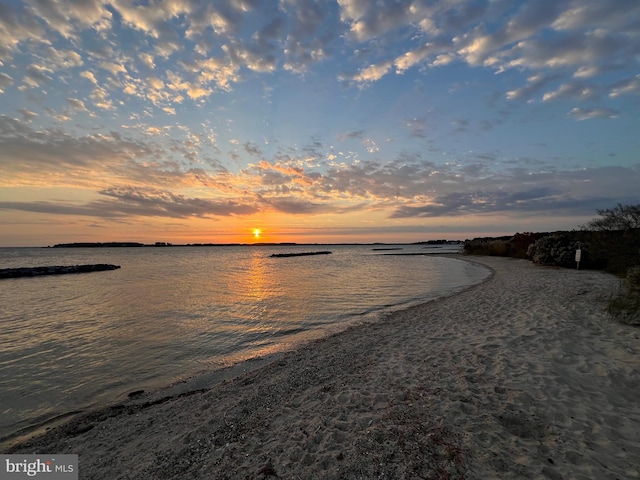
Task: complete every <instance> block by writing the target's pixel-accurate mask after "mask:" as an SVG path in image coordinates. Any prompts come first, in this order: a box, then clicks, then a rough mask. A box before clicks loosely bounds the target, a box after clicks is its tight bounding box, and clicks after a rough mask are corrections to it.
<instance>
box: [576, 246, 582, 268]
mask: <svg viewBox="0 0 640 480" xmlns="http://www.w3.org/2000/svg"><path fill="white" fill-rule="evenodd" d="M581 256H582V250H580V249H579V248H578V249H577V250H576V270H580V257H581Z"/></svg>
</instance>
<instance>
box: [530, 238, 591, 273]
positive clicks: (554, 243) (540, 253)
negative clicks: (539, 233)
mask: <svg viewBox="0 0 640 480" xmlns="http://www.w3.org/2000/svg"><path fill="white" fill-rule="evenodd" d="M580 246H581V243H580V242H578V241H576V240H575V237H574V236H572V235H568V234H565V233H554V234H552V235H548V236H546V237H543V238H541V239H539V240H538V241H537V242H536V243H534V244H533V245H530V246H529V249H528V250H527V255H528V256H529V258H531V260H533V262H534V263H536V264H538V265H553V266H558V267H573V266H575V265H576V261H575V258H576V250H577V249H578V247H580ZM582 253H583V255H585V254H586V251H585V250H584V249H582ZM581 261H582V260H581Z"/></svg>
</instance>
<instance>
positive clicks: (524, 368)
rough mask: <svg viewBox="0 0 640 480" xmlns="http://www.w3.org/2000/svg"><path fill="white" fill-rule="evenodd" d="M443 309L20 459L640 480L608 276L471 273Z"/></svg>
mask: <svg viewBox="0 0 640 480" xmlns="http://www.w3.org/2000/svg"><path fill="white" fill-rule="evenodd" d="M471 259H472V260H473V261H475V262H477V263H480V264H482V265H485V266H487V267H489V268H491V269H492V270H493V272H494V273H493V275H492V276H491V277H490V278H489V279H488V280H487V281H485V282H484V283H482V284H480V285H477V286H475V287H472V288H470V289H468V290H466V291H464V292H462V293H460V294H457V295H455V296H452V297H448V298H444V299H440V300H437V301H433V302H429V303H426V304H424V305H420V306H417V307H413V308H410V309H407V310H404V311H401V312H395V313H393V314H390V315H388V316H386V317H384V319H383V320H382V321H380V322H377V323H374V324H364V325H359V326H355V327H352V328H350V329H348V330H347V331H345V332H342V333H339V334H336V335H333V336H331V337H328V338H324V339H321V340H318V341H314V342H311V343H310V344H308V345H306V346H303V347H302V348H300V349H298V350H296V351H293V352H288V353H285V354H280V355H278V356H274V357H271V358H265V359H261V360H257V361H254V362H251V361H250V362H246V363H244V364H242V365H239V366H238V367H236V368H235V370H229V371H225V372H219V373H217V374H211V375H207V376H203V377H200V378H198V379H194V381H193V382H190V383H187V384H182V385H177V386H174V387H173V388H171V389H166V390H163V391H160V392H155V393H151V394H146V393H143V394H140V395H136V396H134V397H132V398H131V399H130V400H129V401H127V402H126V403H124V404H121V405H116V406H113V407H111V408H107V409H104V410H101V411H98V412H93V413H90V414H87V415H83V416H81V417H78V418H75V419H74V420H72V421H71V422H69V423H68V424H66V425H63V426H61V427H58V428H54V429H51V430H50V431H49V432H48V433H47V434H45V435H44V436H42V437H39V438H35V439H33V440H31V441H30V442H29V443H25V444H21V445H19V446H18V447H15V448H12V449H11V451H12V452H14V453H15V452H24V453H34V452H39V453H40V452H41V453H76V454H78V455H79V464H80V478H82V479H103V478H109V479H134V478H135V479H169V478H172V479H173V478H176V479H177V478H179V479H186V478H189V479H211V478H216V479H227V478H228V479H263V478H274V479H275V478H281V479H310V478H313V479H323V478H326V479H334V478H346V479H370V478H390V479H393V478H398V479H400V478H427V479H436V478H437V479H445V478H469V479H487V478H533V479H547V478H548V479H553V480H555V479H593V478H598V479H614V478H619V479H622V478H640V463H639V462H638V459H639V458H640V396H639V395H640V329H638V328H637V327H631V326H626V325H620V324H617V323H615V322H614V321H612V320H611V319H610V318H609V317H608V316H607V314H606V311H605V308H606V300H607V299H608V297H609V295H610V294H611V293H612V292H613V291H614V290H615V289H616V288H617V286H618V284H619V280H618V279H617V278H615V277H613V276H610V275H608V274H605V273H602V272H594V271H584V270H581V271H576V270H566V269H557V268H549V267H537V266H534V265H533V264H531V263H530V262H527V261H524V260H513V259H505V258H491V257H472V258H471Z"/></svg>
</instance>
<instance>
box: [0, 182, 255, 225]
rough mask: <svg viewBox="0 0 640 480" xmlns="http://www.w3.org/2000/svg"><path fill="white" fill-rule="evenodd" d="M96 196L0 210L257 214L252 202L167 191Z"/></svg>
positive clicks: (111, 215) (127, 190)
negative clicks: (84, 200) (80, 201)
mask: <svg viewBox="0 0 640 480" xmlns="http://www.w3.org/2000/svg"><path fill="white" fill-rule="evenodd" d="M99 194H100V195H103V196H104V197H107V198H106V199H104V200H96V201H92V202H88V203H85V204H72V203H70V202H64V201H57V202H53V201H36V202H0V209H7V210H19V211H25V212H36V213H48V214H54V215H80V216H89V217H95V218H104V219H117V218H120V219H125V218H129V219H130V218H132V217H164V218H175V219H187V218H211V217H229V216H242V215H251V214H253V213H255V212H256V211H257V207H255V206H254V205H253V204H252V203H251V202H249V203H247V202H241V201H240V202H239V201H235V200H211V199H202V198H189V197H186V196H184V195H180V194H175V193H172V192H169V191H163V190H157V189H144V188H139V187H110V188H107V189H104V190H102V191H100V192H99Z"/></svg>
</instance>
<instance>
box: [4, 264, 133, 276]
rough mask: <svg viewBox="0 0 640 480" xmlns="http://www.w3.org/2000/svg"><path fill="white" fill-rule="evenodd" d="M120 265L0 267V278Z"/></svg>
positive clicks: (61, 273)
mask: <svg viewBox="0 0 640 480" xmlns="http://www.w3.org/2000/svg"><path fill="white" fill-rule="evenodd" d="M118 268H120V265H110V264H108V263H98V264H93V265H66V266H65V265H55V266H50V267H18V268H0V278H19V277H38V276H41V275H64V274H66V273H88V272H102V271H105V270H116V269H118Z"/></svg>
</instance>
